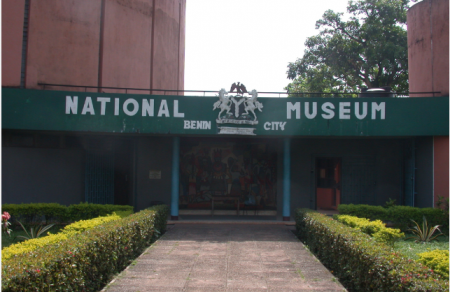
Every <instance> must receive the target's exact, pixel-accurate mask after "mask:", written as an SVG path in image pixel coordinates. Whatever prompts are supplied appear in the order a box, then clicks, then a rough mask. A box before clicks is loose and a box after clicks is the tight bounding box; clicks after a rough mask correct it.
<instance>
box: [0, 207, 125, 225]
mask: <svg viewBox="0 0 450 292" xmlns="http://www.w3.org/2000/svg"><path fill="white" fill-rule="evenodd" d="M2 210H3V211H7V212H9V214H11V216H12V218H11V220H12V223H15V222H17V221H21V222H23V223H24V224H25V225H33V224H41V223H42V222H45V224H46V225H47V224H49V222H57V223H60V224H63V223H64V224H65V223H72V222H76V221H80V220H88V219H92V218H96V217H99V216H106V215H108V214H112V213H113V212H117V213H121V212H126V213H128V214H131V213H132V212H133V207H132V206H127V205H103V204H92V203H80V204H74V205H70V206H69V207H67V206H64V205H60V204H57V203H30V204H3V205H2ZM126 213H124V214H126Z"/></svg>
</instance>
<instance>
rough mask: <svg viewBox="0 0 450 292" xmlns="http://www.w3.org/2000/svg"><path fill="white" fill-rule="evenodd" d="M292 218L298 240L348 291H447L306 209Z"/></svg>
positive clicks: (430, 275)
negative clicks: (294, 219) (294, 221)
mask: <svg viewBox="0 0 450 292" xmlns="http://www.w3.org/2000/svg"><path fill="white" fill-rule="evenodd" d="M295 216H296V228H297V233H298V236H299V238H300V239H301V240H302V241H303V242H304V243H305V244H306V245H307V246H308V247H309V249H310V251H311V252H313V253H314V254H315V255H316V256H317V257H318V258H319V260H320V261H321V262H322V263H323V264H324V265H325V266H326V267H327V268H328V269H329V270H331V271H333V274H334V275H335V276H336V277H337V278H338V279H339V281H340V282H341V283H342V284H343V285H344V286H345V287H346V288H347V289H348V290H349V291H358V292H362V291H371V292H372V291H382V292H388V291H430V292H431V291H433V292H435V291H448V282H447V281H445V280H443V279H442V278H441V277H440V276H439V275H438V274H436V273H434V272H433V271H432V270H431V269H428V268H426V267H424V266H422V265H421V264H419V263H416V262H415V261H412V260H408V259H405V258H403V257H402V256H401V255H400V254H399V253H396V252H395V251H394V250H393V249H392V248H391V247H389V246H388V245H386V244H383V243H379V242H376V241H375V239H373V238H372V237H370V236H369V235H367V234H365V233H362V232H360V231H359V230H356V229H354V228H351V227H349V226H345V225H344V224H342V223H340V222H338V221H337V220H334V219H333V218H330V217H328V216H326V215H323V214H320V213H317V212H315V211H312V210H308V209H297V210H296V214H295Z"/></svg>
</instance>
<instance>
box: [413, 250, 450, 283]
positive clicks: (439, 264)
mask: <svg viewBox="0 0 450 292" xmlns="http://www.w3.org/2000/svg"><path fill="white" fill-rule="evenodd" d="M418 256H419V260H418V261H419V262H420V263H422V264H424V265H425V266H427V267H429V268H431V269H433V271H434V272H435V273H437V274H439V275H441V277H442V278H443V279H447V280H448V265H449V260H448V250H433V251H428V252H424V253H419V254H418Z"/></svg>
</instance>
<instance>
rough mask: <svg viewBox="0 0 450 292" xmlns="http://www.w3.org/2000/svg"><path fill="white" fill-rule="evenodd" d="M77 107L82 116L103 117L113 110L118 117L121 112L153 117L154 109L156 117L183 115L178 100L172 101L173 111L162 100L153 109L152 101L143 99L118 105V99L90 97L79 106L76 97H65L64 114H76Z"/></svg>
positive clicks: (128, 114)
mask: <svg viewBox="0 0 450 292" xmlns="http://www.w3.org/2000/svg"><path fill="white" fill-rule="evenodd" d="M79 105H82V107H81V114H82V115H88V114H89V115H96V114H100V115H101V116H104V115H105V114H106V111H107V109H108V112H111V110H114V115H115V116H118V115H119V114H120V111H122V112H123V113H124V114H126V115H127V116H135V115H142V116H143V117H145V116H148V117H153V116H155V109H156V108H157V109H158V111H157V112H156V116H157V117H167V118H169V117H174V118H184V113H180V112H179V109H178V100H174V101H173V111H172V114H171V111H170V110H169V105H168V103H167V100H165V99H162V100H161V102H160V103H159V106H157V107H155V100H154V99H143V100H142V103H141V104H140V105H139V102H138V101H137V100H135V99H133V98H128V99H126V100H125V101H124V102H123V103H122V104H121V103H120V98H118V97H116V98H114V99H111V98H110V97H97V99H96V100H93V99H92V98H91V97H90V96H86V98H85V100H84V102H83V103H81V104H79V102H78V96H73V97H72V96H69V95H67V96H66V114H67V115H70V114H74V115H77V114H78V110H79Z"/></svg>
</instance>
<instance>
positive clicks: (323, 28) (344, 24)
mask: <svg viewBox="0 0 450 292" xmlns="http://www.w3.org/2000/svg"><path fill="white" fill-rule="evenodd" d="M408 2H409V0H358V1H349V4H348V6H347V12H348V13H349V14H350V16H349V17H347V19H348V20H343V19H342V18H343V15H344V13H335V12H334V11H332V10H327V11H326V12H325V13H324V14H323V16H322V19H320V20H318V21H317V22H316V29H320V32H319V34H318V35H316V36H312V37H309V38H307V40H306V42H305V46H306V49H305V52H304V55H303V57H302V58H299V59H297V61H295V62H292V63H289V65H288V71H287V74H288V78H289V79H292V80H293V82H291V83H289V84H288V86H287V87H286V89H288V90H289V92H341V93H342V92H344V93H345V92H355V91H359V90H360V89H361V88H362V87H368V88H373V87H383V86H390V87H392V88H393V90H394V91H397V92H406V91H407V90H408V47H407V35H406V12H407V9H408Z"/></svg>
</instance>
